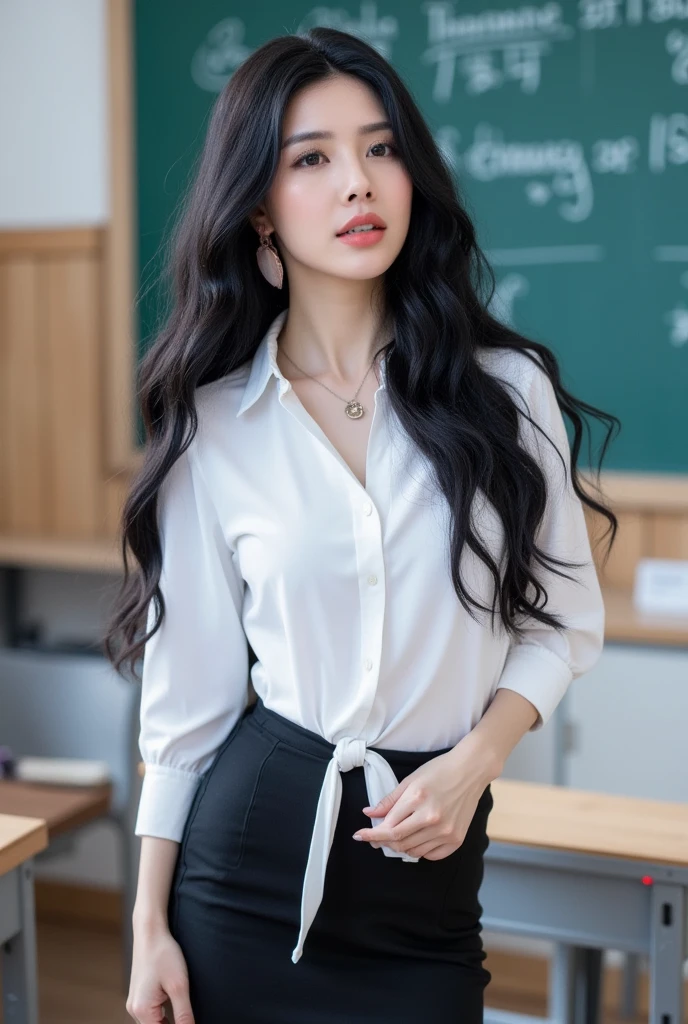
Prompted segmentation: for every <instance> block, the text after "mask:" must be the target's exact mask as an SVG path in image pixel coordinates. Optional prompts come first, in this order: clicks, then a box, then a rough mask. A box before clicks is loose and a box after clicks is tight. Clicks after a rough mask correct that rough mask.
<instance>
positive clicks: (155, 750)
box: [107, 28, 618, 1024]
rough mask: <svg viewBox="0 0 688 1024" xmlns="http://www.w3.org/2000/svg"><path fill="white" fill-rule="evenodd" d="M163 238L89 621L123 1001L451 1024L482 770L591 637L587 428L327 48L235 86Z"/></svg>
mask: <svg viewBox="0 0 688 1024" xmlns="http://www.w3.org/2000/svg"><path fill="white" fill-rule="evenodd" d="M362 222H365V224H363V223H362ZM357 227H358V229H359V230H355V229H356V228H357ZM352 228H353V229H354V230H353V231H352ZM258 239H260V244H259V245H258V246H256V243H257V241H258ZM174 245H175V248H174V251H173V257H172V259H171V260H170V266H171V268H172V271H173V295H174V300H175V302H174V307H173V309H172V312H171V314H170V317H169V320H168V322H167V324H166V325H165V326H164V328H163V329H162V331H161V333H160V335H159V337H158V338H157V339H156V342H155V344H154V345H153V347H152V348H151V349H150V351H149V352H148V353H147V355H146V357H145V359H144V361H143V365H142V368H141V376H140V398H141V405H142V409H143V414H144V419H145V425H146V430H147V440H148V444H147V448H146V458H145V463H144V465H143V468H142V470H141V472H140V474H139V477H138V479H137V481H136V482H135V484H134V485H133V487H132V490H131V493H130V496H129V498H128V501H127V503H126V506H125V509H124V513H123V548H124V551H123V553H124V560H125V569H126V568H127V566H126V560H127V552H126V548H127V546H128V547H129V548H130V549H131V551H132V552H133V554H134V556H135V557H136V559H137V561H138V563H139V566H140V569H139V571H138V572H137V573H136V574H130V573H129V572H128V571H127V572H126V573H125V580H124V584H123V590H122V593H121V595H120V597H119V599H118V603H117V608H116V613H115V615H114V617H113V621H112V624H111V628H110V631H109V633H108V637H107V643H108V652H109V655H110V657H111V658H112V660H113V663H114V664H116V666H117V667H118V668H119V667H120V666H121V665H122V664H123V663H125V662H126V663H127V664H128V665H129V666H130V667H131V668H132V669H133V668H134V666H135V663H136V660H137V658H138V657H139V656H140V655H141V654H142V653H143V652H144V648H145V657H144V660H143V672H142V704H141V735H140V745H141V751H142V754H143V757H144V760H145V762H146V773H145V779H144V783H143V792H142V795H141V802H140V806H139V813H138V820H137V823H136V833H137V834H138V835H141V836H142V837H143V839H142V849H141V865H140V873H139V884H138V892H137V898H136V908H135V912H134V919H133V927H134V957H133V968H132V976H131V987H130V992H129V997H128V1000H127V1010H128V1012H129V1014H130V1015H131V1016H132V1017H133V1018H134V1019H135V1020H138V1021H139V1022H140V1024H150V1022H152V1021H159V1020H161V1019H162V1013H163V1007H164V1006H166V1007H171V1009H172V1010H173V1012H174V1019H175V1021H176V1022H177V1024H182V1022H183V1024H188V1022H190V1021H194V1022H195V1024H219V1022H223V1024H224V1022H226V1021H237V1022H241V1024H259V1022H260V1024H309V1022H312V1024H335V1022H337V1024H350V1022H351V1021H353V1020H356V1021H359V1022H370V1024H372V1022H375V1024H381V1022H383V1021H395V1022H396V1024H399V1022H408V1024H419V1022H422V1024H449V1022H450V1021H451V1022H456V1021H459V1020H460V1021H461V1022H462V1024H474V1022H477V1021H481V1020H482V1012H483V995H484V989H485V986H486V984H487V983H488V982H489V980H490V974H489V972H488V971H487V970H486V969H485V968H484V967H483V966H482V963H483V960H484V958H485V953H484V951H483V948H482V943H481V936H480V932H481V924H480V915H481V906H480V903H479V901H478V890H479V887H480V883H481V879H482V871H483V854H484V852H485V849H486V847H487V842H488V840H487V832H486V824H487V818H488V815H489V811H490V808H491V806H492V796H491V791H490V783H491V781H492V780H493V779H495V778H496V777H497V776H498V775H499V774H500V772H501V770H502V768H503V765H504V762H505V760H506V758H507V757H508V755H509V753H510V752H511V750H512V749H513V748H514V746H515V745H516V744H517V743H518V741H519V740H520V739H521V738H522V736H523V735H524V734H525V733H526V732H527V731H528V730H530V729H536V728H540V727H542V725H543V724H544V723H545V722H546V721H547V720H548V719H549V718H550V716H551V715H552V713H553V711H554V708H555V707H556V705H557V703H558V702H559V700H560V699H561V697H562V696H563V694H564V692H565V690H566V687H567V686H568V684H569V683H570V681H571V680H572V679H573V678H575V677H576V676H579V675H581V674H582V673H583V672H584V671H586V670H587V669H589V668H590V666H591V665H593V664H594V662H595V661H596V659H597V657H598V655H599V652H600V649H601V647H602V640H603V625H604V608H603V604H602V599H601V594H600V589H599V585H598V581H597V577H596V574H595V569H594V565H593V562H592V558H591V552H590V547H589V543H588V535H587V532H586V526H585V519H584V514H583V503H585V504H587V505H588V506H589V507H590V508H592V509H596V510H597V511H599V512H601V513H602V514H604V515H605V516H606V517H607V518H608V520H609V521H610V523H611V526H612V540H613V537H614V533H615V529H616V520H615V517H614V516H613V514H612V513H611V512H610V511H609V510H607V509H606V508H605V507H604V506H603V505H601V504H599V503H598V502H596V501H595V500H593V499H592V498H591V497H589V496H587V495H586V494H585V493H584V492H583V491H582V489H581V487H580V483H579V480H578V477H577V471H576V457H577V454H578V450H579V447H580V440H581V432H582V422H583V421H582V420H581V416H580V411H581V410H584V411H587V412H591V413H593V414H594V415H595V416H597V417H598V418H599V419H603V420H605V421H607V422H608V423H611V422H612V421H613V420H614V418H613V417H609V416H607V415H606V414H604V413H601V412H599V411H598V410H595V409H594V408H593V407H591V406H588V405H585V404H584V403H583V402H580V401H578V400H576V399H575V398H573V397H572V396H571V395H570V394H569V393H568V392H567V391H566V390H565V389H564V387H563V385H562V383H561V380H560V377H559V371H558V367H557V362H556V360H555V358H554V356H553V354H552V353H551V352H550V351H549V349H548V348H546V347H545V346H544V345H541V344H538V343H536V342H533V341H529V340H528V339H526V338H524V337H522V336H521V335H519V334H517V333H516V332H515V331H513V330H510V329H509V328H507V327H506V326H504V325H503V324H502V323H499V322H498V321H497V320H496V319H494V318H493V317H492V316H491V315H490V313H489V312H488V310H487V301H486V299H485V297H484V296H481V290H482V282H483V279H484V277H485V275H486V274H488V275H489V267H488V266H487V264H486V261H485V259H484V256H483V255H482V253H481V251H480V249H479V247H478V245H477V243H476V239H475V234H474V230H473V227H472V225H471V222H470V220H469V218H468V216H467V214H466V212H465V210H464V209H463V207H462V206H461V204H460V202H459V200H458V198H457V197H456V194H455V188H454V185H453V183H452V180H451V177H450V175H449V173H448V170H447V168H446V167H445V165H444V163H443V161H442V159H441V157H440V154H439V152H438V150H437V147H436V146H435V143H434V141H433V139H432V136H431V134H430V132H429V130H428V128H427V126H426V125H425V123H424V121H423V119H422V117H421V115H420V113H419V112H418V110H417V108H416V106H415V105H414V103H413V101H412V99H411V97H410V95H409V93H408V92H407V90H406V88H405V87H404V85H403V84H402V82H401V81H400V79H399V78H398V76H397V75H396V73H395V72H394V70H393V69H392V68H391V67H390V65H389V64H388V63H386V62H385V60H384V59H383V58H382V57H381V56H380V55H379V54H378V53H377V51H375V50H374V49H373V48H371V47H370V46H368V45H366V44H365V43H364V42H362V41H360V40H359V39H357V38H355V37H353V36H350V35H348V34H346V33H342V32H339V31H335V30H331V29H323V28H318V29H313V30H311V31H310V32H308V33H307V34H306V35H305V36H303V37H299V36H284V37H281V38H277V39H273V40H272V41H270V42H269V43H267V44H266V45H264V46H263V47H261V48H260V49H259V50H257V51H256V52H255V53H253V54H252V55H251V56H250V57H249V58H248V59H247V60H246V61H245V62H244V64H243V65H242V66H241V67H240V68H239V69H238V70H237V71H236V72H235V73H234V75H233V76H232V78H231V79H230V81H229V82H228V84H227V86H226V87H225V89H224V91H223V93H222V95H221V96H220V97H219V100H218V102H217V104H216V106H215V108H214V111H213V116H212V120H211V123H210V126H209V130H208V134H207V139H206V143H205V148H204V151H203V154H202V157H201V161H200V166H199V169H198V173H197V177H196V181H195V183H194V185H193V188H192V190H191V192H190V197H189V202H188V204H187V206H186V209H185V212H184V216H183V218H182V219H181V221H180V224H179V227H178V230H177V232H176V237H175V240H174ZM490 297H491V296H490ZM561 410H564V411H565V412H566V413H567V414H568V415H569V417H570V418H571V420H572V422H573V425H574V446H573V452H572V453H571V452H570V451H569V445H568V440H567V435H566V431H565V427H564V423H563V419H562V413H561ZM617 422H618V421H617ZM610 432H611V430H609V431H608V434H607V438H606V442H605V449H606V443H607V442H608V441H609V433H610ZM603 454H604V449H603ZM566 570H574V571H573V572H570V571H566ZM545 604H547V608H546V609H545ZM146 613H147V618H146ZM488 613H489V614H488ZM144 619H146V626H147V629H146V633H145V635H143V636H141V633H140V627H141V625H142V624H143V622H144ZM249 668H250V680H249ZM249 683H250V686H249ZM354 833H357V835H354ZM356 839H358V840H359V841H358V842H356V841H355V840H356Z"/></svg>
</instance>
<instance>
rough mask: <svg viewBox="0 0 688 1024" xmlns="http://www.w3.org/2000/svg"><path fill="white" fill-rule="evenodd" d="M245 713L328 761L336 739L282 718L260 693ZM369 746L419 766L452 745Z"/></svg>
mask: <svg viewBox="0 0 688 1024" xmlns="http://www.w3.org/2000/svg"><path fill="white" fill-rule="evenodd" d="M245 713H246V714H247V715H250V716H251V717H252V719H253V721H254V722H255V723H256V724H257V725H260V726H261V728H263V729H267V731H268V732H270V733H272V735H273V736H275V737H276V738H277V739H280V740H283V741H284V742H285V743H290V744H291V745H292V746H293V747H297V748H298V749H299V750H303V751H305V752H306V753H308V754H314V755H315V756H316V757H320V758H322V760H323V761H329V760H330V759H331V757H332V755H333V753H334V750H335V747H336V744H335V743H331V742H330V741H329V740H327V739H325V737H324V736H321V735H320V734H319V733H316V732H313V731H312V730H311V729H306V728H305V726H303V725H299V724H298V723H297V722H292V720H291V719H290V718H285V717H284V716H283V715H280V714H278V712H277V711H273V710H272V709H271V708H267V707H266V706H265V704H264V703H263V700H262V699H261V698H260V697H258V698H257V700H256V701H255V703H253V704H249V705H248V707H247V708H246V712H245ZM368 749H369V750H373V751H376V752H377V753H378V754H381V755H382V756H383V757H384V758H385V759H386V760H387V761H389V762H390V763H394V764H398V765H402V766H412V767H420V765H422V764H425V762H426V761H429V760H430V759H431V758H433V757H438V756H439V755H440V754H448V753H449V751H450V750H452V749H453V748H452V747H442V748H439V749H437V750H395V749H393V748H391V747H374V746H372V745H368Z"/></svg>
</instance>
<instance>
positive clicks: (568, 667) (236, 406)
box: [135, 309, 604, 963]
mask: <svg viewBox="0 0 688 1024" xmlns="http://www.w3.org/2000/svg"><path fill="white" fill-rule="evenodd" d="M287 315H288V310H286V309H285V310H283V311H282V312H281V313H280V314H279V315H278V316H277V317H276V318H275V319H274V320H273V322H272V323H271V324H270V326H269V328H268V330H267V331H266V333H265V335H264V336H263V338H262V339H261V341H260V343H259V345H258V347H257V349H256V351H255V353H254V355H253V357H252V359H250V360H249V361H248V362H247V363H246V364H244V365H243V366H242V367H239V368H238V369H237V370H234V371H233V372H232V373H230V374H227V375H226V376H225V377H223V378H221V379H219V380H217V381H213V382H211V383H209V384H205V385H203V386H202V387H200V388H198V389H197V391H196V405H197V410H198V430H197V433H196V435H195V437H194V439H193V441H192V442H191V444H190V445H189V447H188V448H187V450H186V451H185V452H184V453H183V454H182V455H181V456H180V457H179V459H178V460H177V461H176V462H175V464H174V465H173V467H172V469H171V470H170V472H169V473H168V475H167V476H166V477H165V479H164V481H163V484H162V486H161V489H160V492H159V501H158V522H159V528H160V537H161V544H162V550H163V563H162V571H161V577H160V587H161V590H162V593H163V596H164V598H165V616H164V618H163V621H162V624H161V626H160V628H159V629H158V631H157V632H156V633H155V634H154V635H153V636H152V637H150V639H149V640H148V641H147V643H146V646H145V650H144V659H143V665H142V680H141V712H140V715H141V729H140V735H139V747H140V750H141V755H142V757H143V760H144V762H145V766H146V772H145V776H144V780H143V785H142V790H141V797H140V802H139V808H138V816H137V821H136V825H135V833H136V834H137V835H150V836H159V837H162V838H167V839H172V840H175V841H176V842H181V839H182V836H183V832H184V827H185V824H186V821H187V817H188V814H189V810H190V808H191V804H192V802H193V799H194V796H195V794H196V790H197V787H198V785H199V783H200V781H201V778H202V776H203V775H204V774H205V772H206V771H207V770H208V769H209V767H210V765H211V764H212V762H213V759H214V757H215V754H216V752H217V751H218V748H219V747H220V746H221V744H222V743H223V741H224V740H225V739H226V738H227V736H228V735H229V733H230V731H231V730H232V728H233V727H234V725H235V724H236V723H237V721H238V720H239V718H240V717H241V715H242V714H243V712H244V711H245V709H246V707H247V705H248V704H249V703H250V702H251V694H250V687H249V682H250V684H251V687H252V688H253V690H254V691H255V693H256V694H257V695H258V696H259V697H260V698H261V699H262V701H263V703H264V704H265V706H266V707H267V708H269V709H271V710H273V711H275V712H277V713H278V714H280V715H283V716H284V717H286V718H288V719H290V720H292V721H294V722H296V723H298V724H299V725H301V726H302V727H304V728H306V729H310V730H311V731H313V732H315V733H317V734H319V735H321V736H323V737H325V738H326V739H327V740H328V741H329V742H331V743H332V744H334V750H333V754H332V758H331V760H330V762H329V764H328V767H327V770H326V773H325V777H324V780H323V784H322V788H321V792H320V795H319V799H318V805H317V809H316V812H315V816H314V822H313V833H312V836H311V842H310V849H309V855H308V860H307V863H306V868H305V873H304V881H303V889H302V897H301V924H300V929H299V935H298V938H297V942H296V946H295V947H294V950H293V952H292V960H293V962H294V963H296V962H297V961H298V960H299V958H300V957H301V954H302V951H303V944H304V942H305V939H306V935H307V933H308V930H309V928H310V925H311V923H312V921H313V919H314V917H315V914H316V912H317V909H318V907H319V905H320V902H321V899H322V894H323V887H324V880H325V871H326V867H327V859H328V855H329V851H330V848H331V846H332V841H333V838H334V831H335V825H336V821H337V814H338V811H339V806H340V801H341V794H342V779H341V772H343V771H349V770H351V769H352V768H354V767H360V766H363V769H364V775H365V782H366V788H367V795H368V803H369V805H370V806H371V807H373V806H375V805H376V804H377V803H379V801H380V800H382V798H383V797H385V796H387V795H388V794H389V793H390V792H391V791H392V790H394V789H395V788H396V787H397V785H398V780H397V778H396V777H395V774H394V772H393V770H392V768H391V766H390V765H389V763H388V762H387V761H386V759H385V758H384V757H383V756H382V755H381V754H380V753H378V752H377V751H376V750H371V749H369V748H370V747H371V746H374V747H377V748H378V749H384V748H386V747H387V748H390V749H396V750H416V751H418V750H421V751H427V750H436V749H440V748H447V747H451V746H454V745H455V744H456V743H458V742H459V741H460V740H461V739H462V738H463V737H464V736H465V735H467V733H469V732H470V731H471V729H472V728H473V727H474V726H475V725H476V724H477V723H478V721H479V720H480V718H481V717H482V715H483V714H484V712H485V710H486V709H487V707H488V705H489V704H490V702H491V700H492V699H493V697H494V695H495V693H496V692H497V690H498V689H499V688H502V687H506V688H507V689H511V690H515V691H516V692H517V693H520V694H521V695H522V696H524V697H525V698H527V699H528V700H529V701H530V702H531V703H532V704H533V705H534V706H535V708H536V709H537V712H538V719H537V721H536V723H535V724H534V726H533V730H535V729H540V728H542V726H543V725H544V724H545V723H546V722H547V721H548V720H549V719H550V718H551V716H552V714H553V712H554V710H555V708H556V707H557V705H558V704H559V702H560V701H561V699H562V697H563V696H564V694H565V692H566V690H567V688H568V686H569V684H570V683H571V681H572V680H573V679H575V678H577V677H578V676H580V675H582V674H583V673H584V672H586V671H587V670H588V669H590V668H591V667H592V666H593V665H594V664H595V662H596V661H597V659H598V658H599V656H600V653H601V650H602V645H603V639H604V605H603V601H602V594H601V590H600V586H599V582H598V579H597V575H596V571H595V567H594V563H593V559H592V555H591V550H590V544H589V539H588V533H587V528H586V523H585V517H584V513H583V508H582V505H581V502H580V500H579V499H578V497H577V496H576V494H575V492H574V491H573V488H572V486H571V482H570V473H569V470H570V451H569V443H568V438H567V435H566V429H565V426H564V422H563V419H562V416H561V412H560V410H559V406H558V404H557V401H556V396H555V394H554V390H553V388H552V385H551V382H550V380H549V378H548V376H547V375H546V373H545V372H544V370H543V369H541V368H540V366H539V365H535V364H534V363H532V362H531V361H530V360H529V359H528V358H527V356H525V355H523V353H521V352H517V351H512V350H509V349H499V350H487V349H485V350H483V349H481V350H479V354H478V358H479V359H480V360H481V363H482V364H483V366H484V368H485V369H486V370H487V372H490V373H493V374H494V375H495V376H497V377H498V378H499V379H500V380H502V381H503V382H504V383H505V384H506V385H507V386H508V387H509V390H510V393H511V394H512V395H513V397H514V400H515V401H516V402H517V405H518V407H519V413H520V414H519V443H520V444H522V445H523V446H524V447H525V448H527V450H529V451H530V452H531V454H532V455H533V456H534V457H535V458H536V459H537V460H538V462H539V463H540V465H541V466H542V468H543V471H544V472H545V475H546V477H547V483H548V491H549V496H548V501H547V507H546V510H545V514H544V517H543V520H542V522H541V524H540V527H539V530H538V535H537V538H536V540H537V543H538V545H539V546H540V547H542V548H544V549H545V550H546V551H547V552H548V553H549V554H551V555H554V556H555V557H558V558H563V559H566V560H567V561H575V562H578V563H583V568H580V569H576V570H572V571H571V574H572V575H574V577H575V578H574V580H568V579H564V578H562V577H560V576H558V575H556V574H555V573H549V572H547V573H544V574H543V577H542V582H543V584H544V585H545V587H546V589H547V592H548V596H549V601H548V608H549V609H551V610H552V611H553V612H555V613H557V614H559V615H561V616H562V618H563V620H564V622H565V624H566V627H567V628H566V630H565V631H564V632H563V633H559V632H557V631H556V630H554V629H552V628H551V627H548V626H545V625H543V624H542V623H540V622H538V621H536V620H534V619H527V618H525V617H523V619H522V621H521V625H522V627H523V628H524V630H525V636H524V637H523V639H519V640H518V641H516V640H512V639H511V638H510V637H509V636H508V635H507V634H506V632H505V630H504V628H503V625H502V624H501V622H500V621H499V620H497V621H496V625H495V630H494V632H493V631H492V628H491V624H490V619H489V616H488V615H487V613H482V612H480V611H477V612H476V614H477V615H478V617H479V618H478V621H477V622H476V621H475V620H474V619H473V618H471V616H470V615H469V614H468V613H467V612H466V611H465V609H464V608H463V607H462V605H461V603H460V602H459V600H458V598H457V596H456V592H455V590H454V587H453V584H452V581H451V566H450V562H449V509H448V506H447V503H446V499H445V498H444V496H443V495H442V494H441V492H440V491H439V489H438V488H437V486H436V484H435V483H434V476H433V467H432V465H431V464H430V463H429V462H428V461H427V460H426V458H425V457H424V455H423V454H422V453H421V452H419V451H418V449H417V448H416V447H415V446H414V445H412V444H411V443H410V439H409V438H408V436H407V435H406V434H405V432H404V431H403V429H402V428H401V424H400V423H399V422H398V420H397V419H396V417H395V416H394V414H393V411H392V409H391V406H390V404H389V402H388V400H387V394H386V375H385V369H386V367H385V362H384V360H383V361H382V363H381V367H380V369H381V381H380V386H379V387H378V389H377V391H376V392H375V396H374V399H375V400H374V408H371V409H370V410H367V411H366V415H368V416H371V417H372V420H371V423H370V434H369V439H368V448H367V453H366V474H365V486H363V485H362V484H361V482H360V481H359V480H358V478H357V477H356V475H355V474H354V472H353V471H352V470H351V469H350V467H349V466H348V464H347V463H346V461H345V460H344V458H343V457H342V456H341V455H340V454H339V452H338V451H337V449H336V448H335V447H334V445H332V443H331V442H330V441H329V439H328V438H327V435H326V434H325V433H324V431H323V430H322V429H321V428H320V426H319V425H318V424H317V422H316V421H315V420H314V419H313V417H311V416H310V414H309V413H308V412H307V411H306V409H305V407H304V406H303V405H302V403H301V402H300V400H299V398H298V396H297V395H296V392H295V391H294V389H293V387H292V385H291V382H290V381H289V380H287V379H286V378H285V377H284V376H283V374H282V373H281V371H280V369H279V367H278V365H277V360H276V354H277V347H278V336H279V333H280V330H281V328H282V326H283V325H284V323H285V320H286V317H287ZM522 413H527V414H528V416H530V417H531V418H532V419H533V420H534V421H535V423H536V424H537V425H538V426H539V427H540V428H541V429H542V430H544V432H545V433H546V434H547V435H548V436H549V437H550V438H552V440H553V441H554V443H555V445H556V449H557V451H554V450H553V449H552V447H551V445H550V444H549V442H548V441H547V440H546V439H545V438H544V437H543V436H542V434H541V433H540V432H539V430H537V428H536V427H535V426H534V425H533V424H532V423H531V422H529V420H528V418H527V416H526V415H522ZM560 455H561V456H562V458H560ZM562 460H563V461H562ZM473 527H474V529H475V530H476V532H477V533H478V534H479V536H480V538H481V540H482V541H483V543H484V544H485V545H486V546H488V547H489V549H490V551H491V553H492V554H493V557H494V558H495V560H496V561H497V563H498V564H499V562H500V553H501V551H502V550H503V545H504V534H503V529H502V525H501V520H500V519H499V516H498V515H497V513H496V511H495V509H494V508H493V507H492V505H491V503H489V502H488V501H487V499H486V498H485V496H484V495H483V494H482V493H481V492H478V493H477V494H476V497H475V500H474V505H473ZM462 575H463V578H464V581H465V583H466V585H467V586H468V588H469V590H470V591H471V592H472V593H473V594H475V595H476V596H477V597H478V599H479V600H481V601H482V602H483V603H487V604H488V605H489V604H490V603H491V602H490V598H491V594H492V587H493V581H492V578H491V576H490V575H489V572H488V570H487V568H486V567H485V565H484V563H482V562H481V561H480V560H479V559H478V558H477V556H476V555H475V554H474V553H473V552H471V551H469V550H468V549H467V548H465V549H464V552H463V553H462ZM153 621H154V608H153V602H152V601H151V604H150V606H149V611H148V624H147V625H148V629H150V628H151V627H152V624H153ZM249 644H250V647H251V649H252V650H253V652H254V653H255V656H256V659H257V660H256V661H255V663H254V664H253V665H252V666H251V671H250V676H249V653H248V652H249ZM284 784H285V786H288V785H289V779H285V780H284ZM382 820H383V819H381V818H373V819H371V821H372V824H378V823H379V822H380V821H382ZM351 841H352V842H354V840H353V839H352V840H351ZM277 846H278V837H276V838H275V848H276V851H277ZM377 852H380V853H381V855H384V856H387V857H402V859H403V860H405V861H408V862H410V863H414V862H417V861H418V859H419V858H417V857H411V856H410V855H409V854H406V853H399V852H397V851H394V850H391V849H390V848H389V847H386V846H381V847H379V849H378V851H377ZM276 870H277V867H276Z"/></svg>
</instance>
